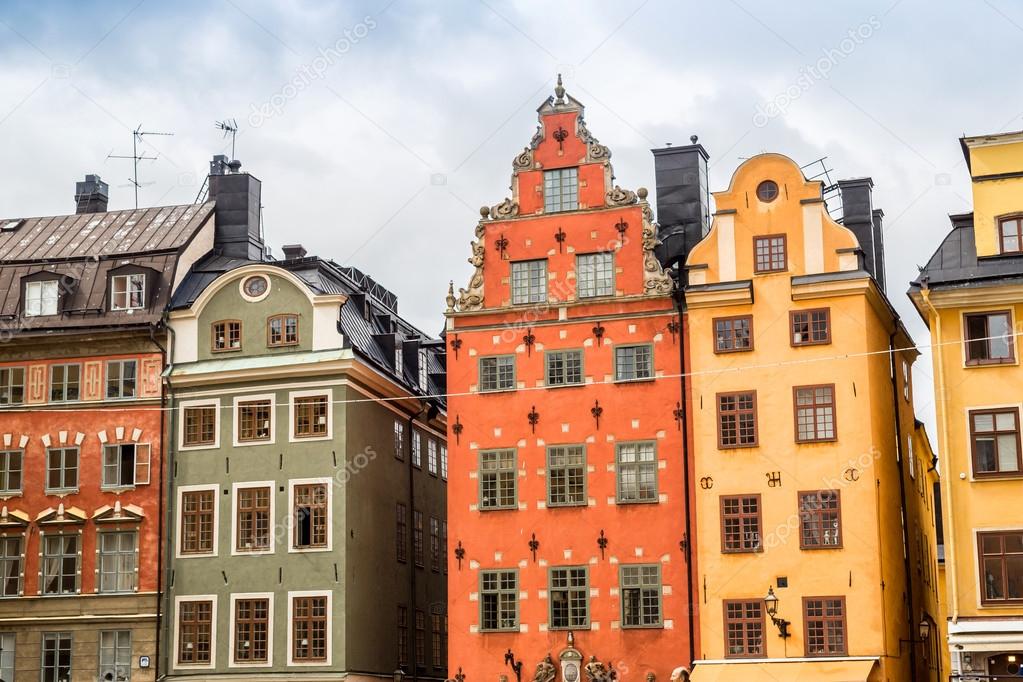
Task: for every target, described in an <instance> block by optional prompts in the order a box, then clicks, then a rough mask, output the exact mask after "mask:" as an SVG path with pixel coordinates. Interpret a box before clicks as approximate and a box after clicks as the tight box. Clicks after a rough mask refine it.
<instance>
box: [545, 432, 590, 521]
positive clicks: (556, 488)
mask: <svg viewBox="0 0 1023 682" xmlns="http://www.w3.org/2000/svg"><path fill="white" fill-rule="evenodd" d="M586 478H587V476H586V447H585V446H583V445H552V446H550V447H548V448H547V506H548V507H584V506H586Z"/></svg>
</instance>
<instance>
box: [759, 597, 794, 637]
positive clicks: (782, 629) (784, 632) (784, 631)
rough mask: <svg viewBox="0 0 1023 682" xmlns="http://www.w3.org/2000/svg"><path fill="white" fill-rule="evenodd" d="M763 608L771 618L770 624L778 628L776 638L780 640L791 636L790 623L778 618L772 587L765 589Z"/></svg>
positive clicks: (775, 598)
mask: <svg viewBox="0 0 1023 682" xmlns="http://www.w3.org/2000/svg"><path fill="white" fill-rule="evenodd" d="M764 607H765V608H766V609H767V615H769V616H770V617H771V622H772V623H774V625H775V627H777V628H778V636H779V637H781V638H782V639H788V638H789V637H790V636H791V634H790V633H789V625H791V623H790V622H788V621H787V620H785V619H784V618H779V617H778V595H776V594H775V593H774V587H773V586H770V585H769V586H768V587H767V596H766V597H764Z"/></svg>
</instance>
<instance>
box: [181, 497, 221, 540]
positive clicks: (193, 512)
mask: <svg viewBox="0 0 1023 682" xmlns="http://www.w3.org/2000/svg"><path fill="white" fill-rule="evenodd" d="M215 495H216V493H215V492H214V491H212V490H192V491H186V492H183V493H182V494H181V553H182V554H211V553H212V552H213V530H214V529H213V521H214V505H215V504H216V502H217V499H216V496H215Z"/></svg>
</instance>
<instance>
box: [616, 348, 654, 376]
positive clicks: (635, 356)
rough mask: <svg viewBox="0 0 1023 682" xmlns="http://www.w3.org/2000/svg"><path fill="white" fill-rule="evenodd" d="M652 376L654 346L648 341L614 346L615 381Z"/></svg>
mask: <svg viewBox="0 0 1023 682" xmlns="http://www.w3.org/2000/svg"><path fill="white" fill-rule="evenodd" d="M653 378H654V347H653V346H652V345H651V344H649V343H643V344H636V345H629V346H615V381H643V380H645V379H653Z"/></svg>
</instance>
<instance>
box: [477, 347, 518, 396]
mask: <svg viewBox="0 0 1023 682" xmlns="http://www.w3.org/2000/svg"><path fill="white" fill-rule="evenodd" d="M513 388H515V356H513V355H500V356H497V357H492V358H480V390H481V391H507V390H510V389H513Z"/></svg>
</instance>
